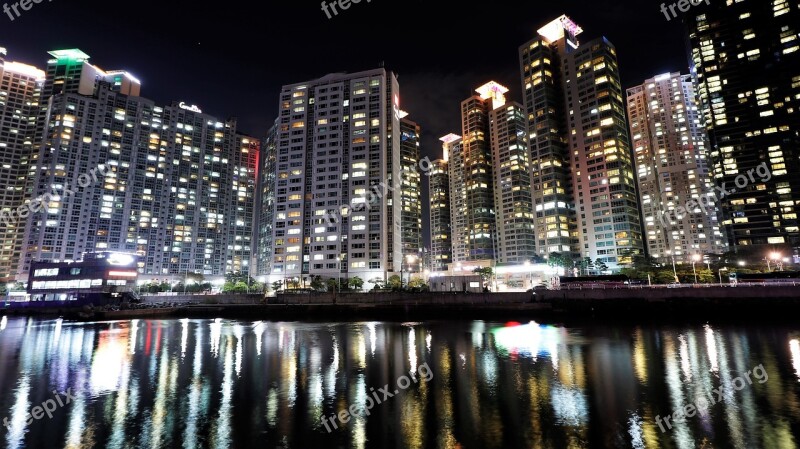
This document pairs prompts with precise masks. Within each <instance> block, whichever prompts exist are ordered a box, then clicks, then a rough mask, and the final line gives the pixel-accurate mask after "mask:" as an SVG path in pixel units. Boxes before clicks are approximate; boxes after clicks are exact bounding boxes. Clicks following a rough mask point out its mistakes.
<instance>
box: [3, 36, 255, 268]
mask: <svg viewBox="0 0 800 449" xmlns="http://www.w3.org/2000/svg"><path fill="white" fill-rule="evenodd" d="M74 52H78V50H75V51H74ZM51 54H53V55H56V54H60V52H51ZM81 54H82V52H81ZM58 61H61V60H60V59H57V60H56V62H53V61H52V60H51V65H50V66H49V67H48V77H47V81H46V83H45V86H58V85H62V84H63V85H64V86H77V88H72V87H70V88H69V89H66V90H65V89H57V90H54V92H55V93H54V94H53V96H52V97H50V99H49V106H48V111H47V114H46V117H47V120H46V122H45V123H44V128H43V129H44V135H43V138H44V140H43V144H42V145H41V147H40V148H39V151H38V153H37V155H36V157H35V159H34V160H33V162H32V163H31V172H32V173H33V175H34V176H33V177H32V179H33V184H32V185H33V189H32V190H33V191H32V194H31V197H30V198H31V201H33V202H34V203H36V204H37V205H38V206H39V207H36V208H32V213H31V215H30V217H29V218H28V220H27V223H26V232H25V242H24V243H25V244H24V246H23V259H22V262H21V265H20V270H19V271H20V275H21V276H25V274H26V273H27V271H28V268H29V266H30V262H31V261H32V260H37V259H44V260H54V261H64V260H79V259H81V258H82V256H83V254H84V253H85V252H94V251H122V252H129V253H136V254H138V255H139V256H140V265H139V269H140V272H141V273H142V277H143V278H144V279H147V278H150V279H162V280H183V279H184V277H185V276H186V275H187V274H191V273H199V274H203V275H206V276H217V277H219V276H222V275H224V274H225V273H228V272H243V273H251V271H250V270H251V265H252V258H253V257H252V246H253V241H252V238H253V217H254V203H255V194H256V169H257V160H258V154H259V152H260V142H259V140H258V139H256V138H253V137H249V136H246V135H243V134H241V133H239V132H237V130H236V122H235V121H232V120H231V121H226V122H223V121H220V120H217V119H216V118H214V117H212V116H210V115H208V114H203V113H202V111H200V109H199V108H198V107H197V106H193V105H192V106H188V105H185V104H184V103H174V104H172V105H171V106H158V105H156V104H155V103H154V102H153V101H150V100H147V99H145V98H141V97H139V96H138V95H133V94H134V93H136V94H138V83H132V82H131V81H132V80H134V79H135V78H133V77H130V76H129V75H125V74H122V75H121V74H120V73H121V72H110V75H109V74H108V73H105V72H103V73H104V75H103V76H94V75H92V76H94V80H95V83H96V84H95V85H94V87H93V88H91V89H90V88H89V87H88V84H85V83H83V82H82V81H81V82H77V81H75V79H76V78H74V77H73V78H69V77H66V78H64V77H62V78H59V77H61V76H62V74H60V73H61V72H60V70H61V69H52V67H53V65H55V66H57V67H61V66H65V67H73V65H70V64H61V63H60V62H58ZM75 66H81V67H84V68H85V67H86V65H85V64H77V65H75ZM98 71H99V69H98ZM67 72H69V73H73V72H72V71H70V70H68V71H67ZM106 75H108V76H106ZM120 76H121V78H120V79H117V77H120ZM78 78H80V79H82V78H83V75H81V76H80V77H78ZM125 80H127V81H125ZM61 81H63V83H62V82H61ZM87 83H88V82H87ZM134 87H137V88H136V89H134ZM124 92H127V93H130V94H131V95H126V94H125V93H124ZM39 199H46V201H43V202H42V201H38V200H39Z"/></svg>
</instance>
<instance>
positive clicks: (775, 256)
mask: <svg viewBox="0 0 800 449" xmlns="http://www.w3.org/2000/svg"><path fill="white" fill-rule="evenodd" d="M766 259H767V271H770V272H771V271H772V265H771V264H770V260H772V261H774V262H775V264H776V265H777V264H778V263H779V262H780V260H781V253H779V252H772V253H770V255H769V257H767V258H766Z"/></svg>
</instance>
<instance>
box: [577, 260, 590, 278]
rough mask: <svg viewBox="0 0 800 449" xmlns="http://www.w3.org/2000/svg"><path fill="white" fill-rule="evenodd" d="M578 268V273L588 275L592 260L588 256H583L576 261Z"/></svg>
mask: <svg viewBox="0 0 800 449" xmlns="http://www.w3.org/2000/svg"><path fill="white" fill-rule="evenodd" d="M578 269H579V270H580V274H582V275H583V274H585V275H588V274H589V271H591V270H593V269H594V262H592V259H591V258H589V257H584V258H583V259H581V261H580V262H578Z"/></svg>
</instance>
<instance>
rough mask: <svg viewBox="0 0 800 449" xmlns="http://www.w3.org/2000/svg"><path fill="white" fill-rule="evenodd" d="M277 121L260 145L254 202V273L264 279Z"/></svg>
mask: <svg viewBox="0 0 800 449" xmlns="http://www.w3.org/2000/svg"><path fill="white" fill-rule="evenodd" d="M277 137H278V122H277V120H276V122H275V123H274V124H273V125H272V127H270V129H269V131H268V132H267V137H266V139H264V142H263V143H262V145H261V156H260V159H259V167H258V169H259V172H258V182H259V185H258V196H257V198H256V204H257V205H258V211H257V212H256V219H257V222H256V232H257V235H256V248H255V252H256V254H255V256H256V275H258V276H260V277H262V278H263V279H266V276H269V274H270V273H271V272H272V270H271V267H272V237H273V228H272V226H273V225H274V224H275V185H276V175H277V173H276V168H277V162H278V151H277Z"/></svg>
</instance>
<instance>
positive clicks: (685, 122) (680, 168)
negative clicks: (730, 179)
mask: <svg viewBox="0 0 800 449" xmlns="http://www.w3.org/2000/svg"><path fill="white" fill-rule="evenodd" d="M628 116H629V117H630V127H631V136H632V138H633V148H634V152H635V155H636V168H637V171H638V180H639V194H640V196H641V203H642V214H643V216H644V224H645V230H646V243H647V249H648V253H649V254H650V256H652V257H655V258H666V259H667V260H669V259H672V258H675V259H677V260H683V261H684V262H689V261H690V258H691V256H692V255H695V254H697V255H704V254H713V253H720V252H722V251H723V249H724V248H725V242H724V241H723V236H722V234H721V233H720V229H719V222H718V220H717V211H718V204H717V203H718V201H717V191H716V190H715V189H714V187H713V183H712V180H711V176H710V173H709V171H708V160H707V157H706V154H707V153H706V152H707V150H708V146H707V145H708V136H707V135H706V132H705V127H704V126H703V123H702V119H701V116H700V114H699V112H698V108H697V102H696V101H695V96H694V87H693V86H692V82H691V79H690V77H689V75H681V74H680V73H667V74H664V75H660V76H657V77H654V78H651V79H648V80H646V81H645V82H644V84H642V85H639V86H635V87H633V88H630V89H628ZM687 206H688V209H689V210H687ZM692 206H693V207H692Z"/></svg>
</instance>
